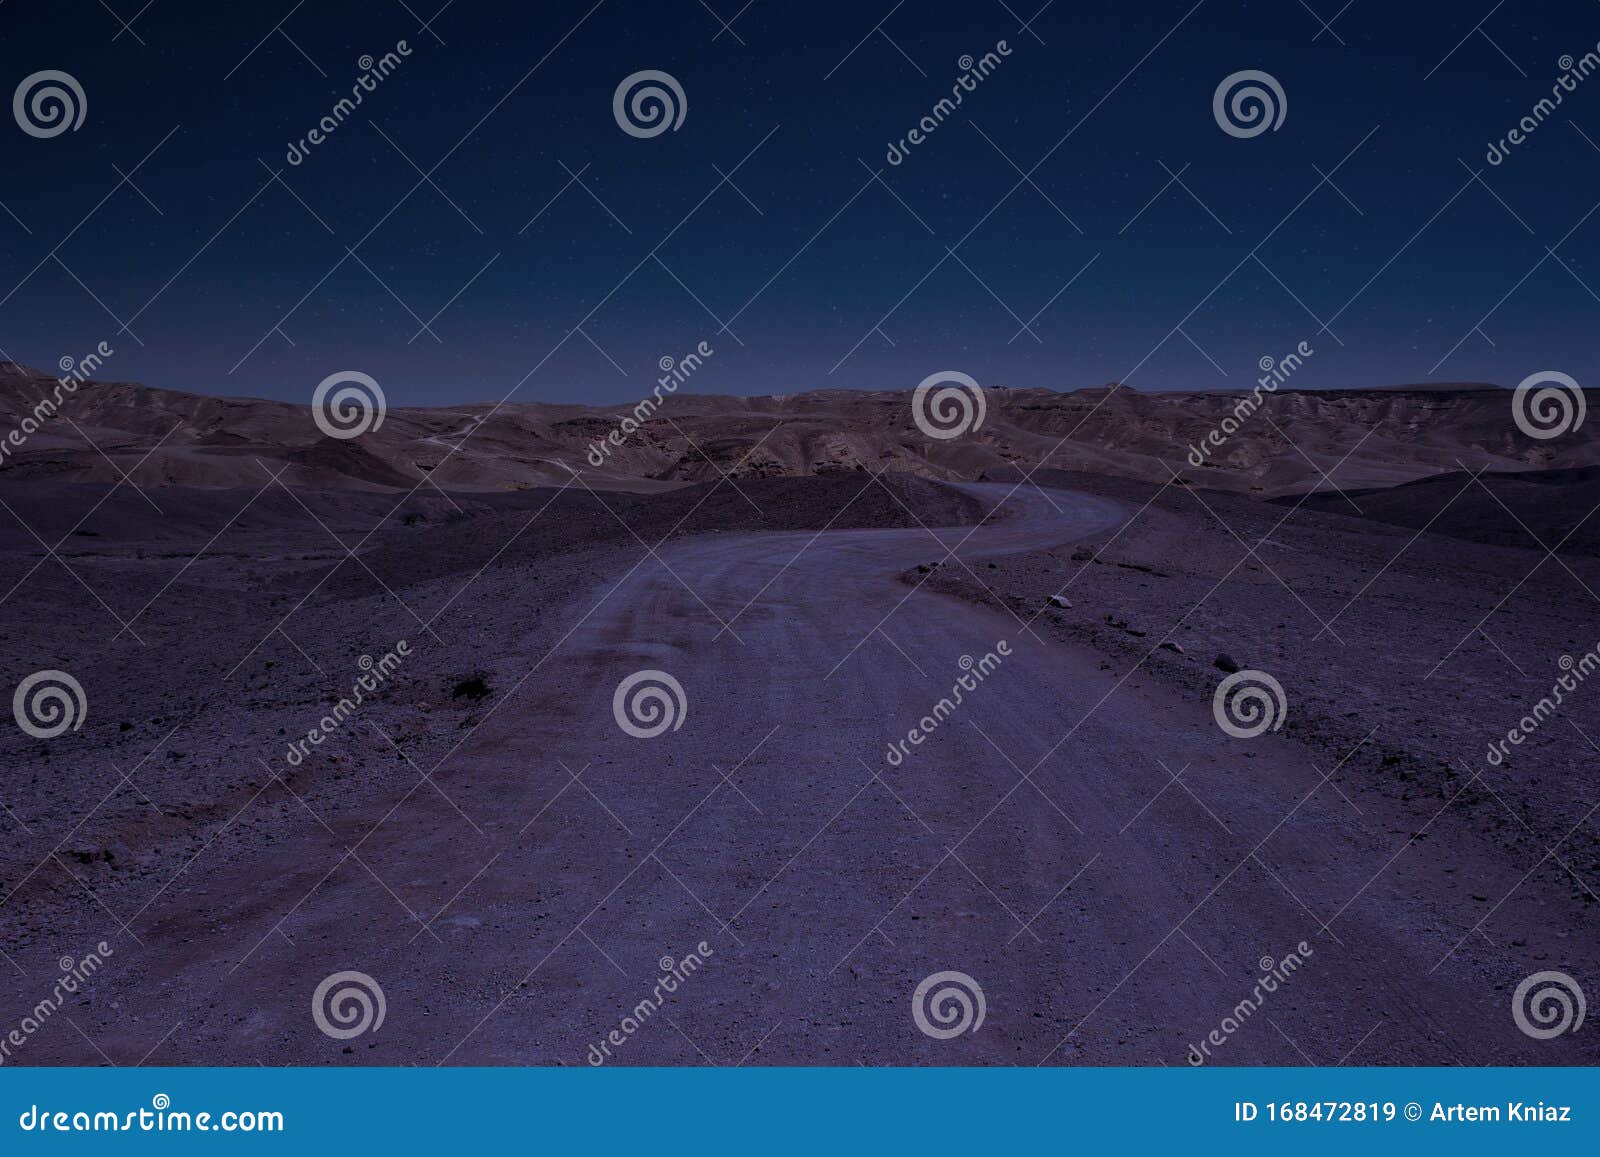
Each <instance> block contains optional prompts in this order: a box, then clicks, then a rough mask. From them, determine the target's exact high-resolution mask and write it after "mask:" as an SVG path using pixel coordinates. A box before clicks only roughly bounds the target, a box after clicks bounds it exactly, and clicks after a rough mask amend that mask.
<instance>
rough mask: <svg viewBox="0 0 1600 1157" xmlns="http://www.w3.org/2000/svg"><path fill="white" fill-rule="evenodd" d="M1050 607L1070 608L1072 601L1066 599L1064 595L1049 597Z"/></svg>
mask: <svg viewBox="0 0 1600 1157" xmlns="http://www.w3.org/2000/svg"><path fill="white" fill-rule="evenodd" d="M1050 605H1051V606H1052V607H1070V606H1071V605H1072V600H1071V599H1069V598H1067V597H1066V596H1065V595H1051V596H1050Z"/></svg>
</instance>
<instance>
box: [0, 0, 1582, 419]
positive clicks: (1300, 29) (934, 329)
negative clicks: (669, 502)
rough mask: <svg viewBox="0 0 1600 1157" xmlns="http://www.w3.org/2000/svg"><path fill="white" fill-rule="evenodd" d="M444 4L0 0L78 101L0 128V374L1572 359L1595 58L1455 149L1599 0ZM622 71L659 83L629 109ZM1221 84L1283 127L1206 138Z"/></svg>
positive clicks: (844, 369)
mask: <svg viewBox="0 0 1600 1157" xmlns="http://www.w3.org/2000/svg"><path fill="white" fill-rule="evenodd" d="M442 3H443V0H369V2H367V3H345V2H338V0H333V2H317V3H300V4H296V3H295V0H264V2H262V3H253V4H231V5H218V4H210V3H207V4H201V3H193V2H186V0H153V2H151V3H143V0H8V2H6V3H4V4H3V5H0V37H3V43H4V45H5V48H6V52H5V70H4V82H5V85H6V88H7V91H13V90H15V89H16V88H17V87H18V86H25V79H26V78H28V77H29V76H31V75H32V74H34V73H37V72H41V71H45V70H55V71H59V72H64V73H66V74H68V75H70V76H71V77H72V78H73V79H74V80H75V81H76V82H77V83H78V85H79V86H80V87H81V89H82V91H83V94H84V101H83V106H84V107H83V114H84V115H83V120H82V123H81V124H80V125H79V126H78V127H77V128H75V129H71V130H68V131H64V132H61V133H59V134H56V135H48V136H35V135H30V134H29V133H27V132H25V131H23V129H22V127H21V125H20V124H19V123H17V122H16V118H15V117H13V118H12V120H9V121H5V122H3V128H0V139H3V141H4V147H5V154H4V155H5V160H6V164H5V172H6V179H5V180H4V181H3V182H0V206H3V208H0V283H3V284H0V294H3V295H4V299H3V301H0V351H3V353H0V356H3V357H6V358H9V359H12V360H16V361H21V362H24V363H27V364H29V365H33V366H36V367H39V368H42V369H49V368H51V367H53V366H55V365H57V364H58V363H59V362H60V360H61V359H62V358H64V357H81V356H82V355H83V354H85V353H87V352H88V351H90V350H92V349H94V348H95V347H96V345H97V344H98V343H100V342H105V343H107V344H108V346H109V347H111V348H112V349H113V350H114V351H115V352H114V354H113V355H112V356H111V357H110V358H108V359H107V362H106V366H105V369H104V371H103V373H102V375H101V376H103V377H107V378H113V379H118V380H131V381H142V382H145V383H147V384H151V385H159V386H165V387H169V388H175V389H184V390H193V391H198V392H202V393H211V394H230V395H249V396H258V397H271V398H282V399H288V400H296V401H301V400H305V399H307V398H308V397H309V394H310V391H311V390H312V388H313V387H314V386H315V384H316V383H317V382H318V381H319V380H321V379H322V378H324V377H325V376H327V375H328V374H330V373H332V372H335V371H339V370H360V371H362V372H365V373H368V374H371V375H372V376H374V377H375V378H376V379H378V380H379V381H380V382H381V383H382V385H383V388H384V390H385V391H386V393H387V396H388V399H389V402H390V404H391V405H425V404H448V403H452V402H466V401H486V400H487V401H493V400H499V399H501V398H505V397H510V398H511V399H512V400H517V401H569V402H592V403H599V404H610V403H614V402H618V401H625V400H628V399H631V398H636V397H638V396H640V395H641V394H643V393H645V392H647V391H648V389H649V387H650V385H651V384H652V383H653V381H654V379H655V377H656V375H657V373H658V371H657V369H656V366H657V363H658V361H659V360H660V359H662V358H664V357H681V356H682V355H683V354H684V353H686V352H688V351H690V350H692V349H694V348H695V347H696V346H697V345H698V344H699V343H701V342H705V343H707V345H708V346H709V347H710V348H712V349H713V350H714V355H713V356H712V357H711V358H709V359H708V360H707V362H706V364H705V365H704V366H703V367H702V369H701V370H700V371H699V373H697V374H696V376H695V378H694V379H693V380H692V381H691V382H690V383H689V384H688V385H687V386H686V387H685V389H686V390H687V391H696V392H709V393H734V394H766V393H781V392H790V391H797V390H808V389H835V388H836V389H905V388H909V387H911V386H914V385H915V384H916V383H917V382H918V381H920V380H921V379H922V378H924V377H925V376H927V375H928V374H930V373H932V372H934V371H938V370H946V369H953V370H960V371H962V372H965V373H968V374H971V375H972V376H973V377H974V378H976V379H977V380H978V381H979V382H981V383H983V384H984V385H1010V386H1020V387H1049V388H1054V389H1063V390H1065V389H1075V388H1079V387H1082V386H1093V385H1101V384H1103V383H1105V382H1107V381H1112V380H1119V381H1126V382H1128V383H1130V384H1132V385H1134V386H1136V387H1138V388H1140V389H1146V390H1171V389H1210V388H1219V387H1234V388H1239V387H1245V386H1248V385H1249V384H1251V383H1252V382H1253V381H1254V379H1255V377H1256V376H1257V374H1258V373H1259V370H1258V368H1257V366H1258V363H1259V362H1260V361H1261V359H1263V358H1265V357H1273V358H1279V357H1281V356H1282V355H1284V354H1285V353H1287V352H1289V351H1291V350H1293V349H1294V348H1295V347H1296V346H1297V345H1298V344H1299V343H1301V342H1304V343H1306V344H1307V346H1308V347H1309V348H1311V349H1312V350H1313V351H1314V353H1313V356H1311V357H1310V358H1308V359H1307V360H1306V364H1305V365H1304V366H1303V367H1302V368H1301V369H1300V370H1299V371H1298V374H1297V375H1296V379H1295V383H1294V384H1295V385H1298V386H1303V387H1308V388H1329V387H1358V386H1379V385H1387V384H1394V383H1400V382H1416V381H1462V380H1472V381H1494V382H1499V383H1502V384H1507V385H1510V384H1515V383H1516V382H1517V381H1518V380H1520V379H1521V378H1523V377H1524V376H1526V375H1527V374H1529V373H1532V372H1535V371H1539V370H1546V369H1558V370H1562V371H1565V372H1567V373H1570V374H1572V375H1574V376H1575V377H1577V378H1578V379H1579V380H1580V381H1590V382H1592V381H1594V380H1596V379H1597V378H1600V374H1597V373H1596V371H1597V369H1600V366H1597V364H1596V362H1597V356H1596V342H1595V340H1594V339H1595V335H1596V333H1597V332H1600V324H1597V323H1600V297H1597V296H1596V294H1597V291H1600V211H1597V208H1600V206H1597V199H1600V73H1597V74H1596V75H1595V76H1593V77H1591V78H1589V79H1587V80H1577V81H1575V82H1574V83H1573V84H1572V89H1571V91H1570V92H1567V91H1563V98H1562V103H1561V104H1560V105H1559V106H1557V107H1555V108H1553V109H1552V110H1550V111H1549V112H1548V114H1547V115H1543V116H1542V117H1541V119H1540V121H1539V123H1537V125H1536V127H1535V129H1534V131H1532V132H1530V133H1528V134H1527V135H1526V137H1525V138H1524V140H1523V141H1522V142H1521V143H1520V144H1512V145H1510V146H1509V148H1508V149H1506V150H1505V155H1504V156H1503V159H1501V160H1500V161H1499V163H1496V164H1491V163H1489V161H1488V159H1487V157H1486V154H1487V152H1488V150H1489V147H1490V144H1491V142H1496V141H1501V140H1502V139H1503V138H1505V137H1506V136H1507V134H1508V133H1509V132H1510V130H1512V129H1514V128H1516V127H1517V125H1518V122H1519V121H1521V120H1522V118H1524V117H1526V116H1529V115H1531V114H1532V110H1533V108H1534V106H1535V105H1536V104H1537V103H1538V102H1539V101H1540V100H1541V98H1544V97H1548V96H1550V94H1551V91H1552V89H1554V88H1558V87H1559V85H1558V83H1557V82H1558V78H1560V77H1561V76H1563V75H1564V74H1565V73H1566V72H1567V70H1568V69H1571V68H1575V67H1576V66H1575V65H1573V64H1572V63H1571V61H1569V60H1565V59H1564V58H1582V57H1583V55H1584V54H1585V53H1586V52H1596V51H1600V49H1597V44H1600V4H1597V3H1594V2H1592V0H1581V2H1580V0H1525V2H1517V3H1503V4H1500V5H1495V3H1494V0H1456V2H1451V3H1444V2H1434V3H1421V2H1419V3H1402V4H1379V3H1376V2H1375V0H1350V2H1349V3H1344V2H1343V0H1272V2H1265V0H1257V2H1250V3H1246V2H1240V0H1235V2H1231V3H1230V2H1224V0H1199V2H1196V0H1176V2H1169V0H1148V2H1144V3H1139V4H1112V5H1094V6H1088V5H1082V4H1077V3H1069V2H1068V0H1055V2H1053V3H1048V4H1044V5H1043V6H1042V7H1041V0H967V2H963V3H959V4H957V3H916V2H914V0H903V2H901V3H898V4H897V3H896V2H895V0H867V2H866V3H853V4H834V3H819V4H793V3H779V2H778V0H750V2H749V3H744V2H743V0H659V2H653V3H638V2H624V0H600V2H598V3H597V2H596V0H577V2H567V0H551V2H545V3H538V4H526V3H487V2H473V0H455V2H453V3H448V4H443V7H442V8H441V4H442ZM141 4H142V7H141ZM741 5H742V6H741ZM401 41H404V42H406V45H407V49H408V51H409V55H406V56H404V57H403V58H402V59H401V61H400V63H399V65H398V66H397V67H396V68H394V69H393V71H392V72H391V74H390V75H388V76H387V77H386V78H384V79H383V80H382V81H381V82H378V83H376V84H375V85H374V87H373V90H372V91H370V92H364V94H363V99H362V103H361V104H360V106H359V107H357V108H355V109H354V110H353V111H352V112H351V113H350V114H349V115H348V116H347V117H346V118H344V119H343V120H342V122H341V123H338V125H337V127H336V129H335V131H333V132H331V133H329V134H327V136H326V137H325V139H324V140H323V141H322V142H321V143H320V144H315V145H312V146H310V147H309V148H307V149H305V150H304V154H303V156H302V157H301V158H300V159H299V163H295V164H291V163H290V161H289V159H288V157H287V154H288V152H289V151H290V146H291V144H292V143H293V142H298V141H302V140H303V139H304V138H306V136H307V134H308V133H309V131H310V130H311V129H313V128H315V127H316V126H317V124H318V122H319V120H320V119H321V118H323V117H325V116H327V115H329V114H330V111H331V110H332V108H333V106H334V105H335V103H336V102H337V101H338V100H339V99H340V98H341V97H342V96H345V95H348V94H349V93H350V91H351V89H352V87H353V86H355V85H356V83H357V79H358V78H359V77H360V76H362V75H363V73H364V71H365V65H364V62H363V58H365V57H374V58H376V57H381V56H382V55H383V54H384V53H386V52H391V51H394V50H395V49H396V46H397V45H398V43H399V42H401ZM1002 41H1004V42H1005V44H1006V48H1007V54H1006V55H1004V56H1003V57H1001V58H999V62H998V64H996V65H995V66H994V67H993V68H992V69H991V70H989V74H988V75H987V76H985V77H984V78H983V79H982V80H981V81H976V82H973V83H972V87H971V91H965V90H963V99H962V102H961V104H960V105H959V107H956V108H954V109H953V110H952V111H950V112H949V113H948V115H945V116H943V117H942V118H941V119H940V120H939V122H938V123H937V126H936V128H935V129H934V131H932V132H930V133H928V134H927V135H926V137H925V138H924V139H923V140H922V142H921V143H920V144H914V145H911V146H910V147H909V148H907V149H906V150H905V151H904V155H903V157H902V158H901V159H900V160H899V163H890V161H889V159H888V158H887V152H888V150H889V147H890V145H891V143H892V142H898V141H901V140H902V139H903V138H906V137H907V134H908V133H909V132H910V130H912V129H913V128H915V127H916V126H917V124H918V122H919V120H921V119H922V118H923V117H925V116H929V115H930V114H931V113H932V111H933V109H934V106H935V105H936V104H937V103H938V102H939V101H940V100H941V98H944V97H947V96H949V95H950V93H951V91H952V89H954V88H957V87H958V78H959V77H961V76H963V75H965V74H967V70H968V67H969V66H968V64H967V58H981V57H982V56H983V55H984V54H985V53H987V52H993V51H995V50H996V47H997V45H998V44H999V43H1000V42H1002ZM644 70H654V71H658V72H664V73H666V74H668V75H670V76H671V77H672V78H673V79H674V80H675V81H676V82H677V85H678V86H679V87H680V88H681V90H682V92H683V95H684V100H683V102H682V104H683V108H682V112H683V116H682V121H681V123H678V124H677V127H676V128H672V129H668V130H667V131H663V132H660V133H658V134H656V135H651V136H643V137H641V136H637V135H633V134H630V133H628V132H625V131H623V128H622V127H621V126H620V125H619V122H618V120H617V117H616V116H615V115H614V109H613V98H614V95H615V93H616V91H617V89H618V86H619V84H621V83H622V82H623V81H624V79H625V78H627V77H629V76H631V75H632V74H634V73H637V72H640V71H644ZM1244 70H1256V71H1260V72H1264V73H1267V74H1269V75H1270V76H1271V77H1272V78H1274V80H1275V81H1276V82H1277V84H1278V86H1279V88H1280V89H1281V91H1282V93H1283V101H1282V109H1281V111H1282V113H1283V115H1282V120H1281V122H1280V123H1277V126H1276V127H1275V128H1271V129H1268V130H1266V131H1262V132H1259V133H1257V134H1255V135H1247V136H1240V135H1234V134H1230V133H1229V132H1226V131H1224V129H1223V128H1222V126H1221V125H1220V124H1219V122H1218V120H1217V117H1216V115H1215V112H1214V102H1213V98H1214V94H1215V93H1216V91H1217V89H1218V86H1219V84H1221V83H1222V82H1223V80H1224V78H1226V77H1229V76H1230V75H1232V74H1234V73H1237V72H1240V71H1244ZM15 111H16V110H15V107H14V108H13V112H15ZM648 127H650V126H647V128H648Z"/></svg>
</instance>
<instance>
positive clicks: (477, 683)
mask: <svg viewBox="0 0 1600 1157" xmlns="http://www.w3.org/2000/svg"><path fill="white" fill-rule="evenodd" d="M488 694H489V684H487V683H485V682H484V681H483V676H482V675H474V676H473V677H472V678H470V679H463V680H461V682H459V683H457V684H456V686H455V690H453V691H451V692H450V698H452V699H470V700H472V701H473V702H476V701H477V700H479V699H482V698H483V697H484V696H486V695H488Z"/></svg>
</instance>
